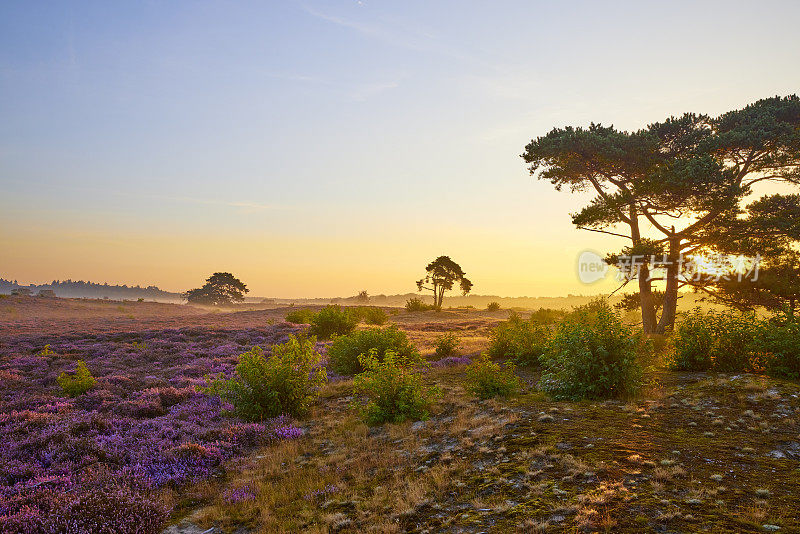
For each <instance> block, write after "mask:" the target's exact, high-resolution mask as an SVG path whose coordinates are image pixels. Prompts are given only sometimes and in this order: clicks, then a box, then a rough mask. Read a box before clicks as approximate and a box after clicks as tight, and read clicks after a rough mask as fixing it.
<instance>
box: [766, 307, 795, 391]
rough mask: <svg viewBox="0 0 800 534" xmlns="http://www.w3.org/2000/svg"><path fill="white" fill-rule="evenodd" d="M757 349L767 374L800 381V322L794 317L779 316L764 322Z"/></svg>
mask: <svg viewBox="0 0 800 534" xmlns="http://www.w3.org/2000/svg"><path fill="white" fill-rule="evenodd" d="M755 348H756V351H757V352H758V354H759V355H760V356H761V357H762V358H763V361H764V363H765V366H766V371H767V374H769V375H770V376H773V377H776V378H788V379H789V380H800V321H799V320H798V318H797V317H794V316H793V315H788V314H787V315H779V316H777V317H775V318H774V319H772V320H770V321H763V322H762V323H761V325H760V327H759V329H758V334H757V336H756V340H755Z"/></svg>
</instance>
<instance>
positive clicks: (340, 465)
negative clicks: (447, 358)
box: [202, 369, 800, 532]
mask: <svg viewBox="0 0 800 534" xmlns="http://www.w3.org/2000/svg"><path fill="white" fill-rule="evenodd" d="M657 373H658V375H659V376H658V379H659V382H660V383H661V386H660V391H659V392H658V393H659V394H658V395H657V396H656V397H657V398H650V396H648V397H646V398H641V399H638V400H634V401H630V402H628V403H627V404H626V403H622V402H619V401H607V402H586V401H583V402H555V401H552V400H549V399H547V398H546V397H542V396H541V395H540V394H537V393H528V394H525V395H520V396H518V397H515V398H513V399H511V400H509V401H503V400H497V399H492V400H489V401H477V400H471V399H470V398H469V397H468V396H466V395H465V394H464V389H463V376H462V371H461V370H460V369H439V370H434V371H431V372H430V373H428V374H427V375H426V381H427V382H428V383H430V384H433V383H436V384H438V385H439V386H440V387H441V388H442V390H443V397H442V399H441V400H440V402H439V403H438V405H437V406H436V407H435V409H434V411H433V413H432V417H431V420H429V421H427V422H425V423H424V424H419V425H417V426H412V425H411V424H410V423H406V424H400V425H387V426H386V427H385V428H377V429H369V428H368V427H366V426H365V425H364V424H363V423H362V422H361V421H359V420H358V418H356V417H355V416H354V415H353V414H352V413H351V412H349V411H348V410H347V407H346V404H347V397H348V395H349V394H350V386H349V383H348V382H343V383H342V382H340V383H336V384H331V385H329V386H327V387H326V389H325V391H324V392H323V393H322V395H321V401H320V403H319V406H317V407H316V409H315V412H314V415H313V416H312V420H314V421H315V423H314V424H313V425H311V426H310V427H309V430H308V433H307V435H306V436H305V437H304V438H302V439H300V440H299V441H297V442H292V443H285V444H280V445H279V446H278V447H279V448H277V449H271V450H270V453H269V454H268V455H265V456H264V457H263V458H261V459H255V460H253V464H252V465H250V466H249V467H248V468H247V469H244V470H241V471H240V472H239V473H238V474H237V475H236V476H238V477H241V480H242V481H248V480H253V479H258V480H262V481H263V482H262V484H261V485H260V493H259V497H258V499H257V500H256V501H254V502H252V503H248V504H246V506H241V505H221V504H217V505H214V506H212V507H211V508H209V509H207V510H206V512H205V515H204V516H203V520H202V525H203V526H205V527H210V526H217V527H221V526H228V527H231V528H233V527H234V525H239V526H240V525H241V523H236V521H232V520H231V518H240V517H241V516H242V513H243V510H245V509H246V510H250V512H249V513H250V516H249V517H250V521H251V523H250V524H251V525H252V526H257V527H258V531H260V532H279V531H293V530H303V531H308V532H331V531H342V532H363V531H370V532H372V531H374V532H421V531H424V530H432V531H441V530H455V531H458V530H476V531H480V530H483V531H488V532H511V531H520V532H535V531H537V529H538V530H539V531H547V529H551V530H553V529H555V530H556V531H560V530H567V531H580V530H581V529H587V530H590V531H600V532H640V531H643V530H653V529H667V530H672V531H699V530H707V531H709V532H731V531H737V532H757V531H762V525H764V524H773V525H778V526H781V527H782V531H784V532H787V531H788V532H791V531H794V530H796V529H798V528H800V522H798V519H797V518H795V517H794V516H793V515H792V513H791V510H793V509H795V507H796V506H797V505H798V503H799V501H800V471H798V470H797V464H796V462H795V461H791V460H789V459H786V458H784V459H779V458H774V457H771V456H770V455H769V453H770V452H771V451H773V450H776V448H780V447H782V446H785V444H786V443H787V442H792V441H794V442H796V441H798V426H797V424H798V421H797V415H796V412H793V413H794V414H795V415H794V416H787V417H785V418H780V419H778V418H776V417H773V416H772V414H774V413H776V412H777V411H779V410H778V406H786V407H790V408H791V409H792V410H798V401H797V397H793V396H792V395H798V393H800V388H798V386H797V385H796V384H794V383H789V382H776V381H771V380H767V381H765V380H763V379H760V378H753V379H750V378H745V379H740V378H736V379H731V378H729V377H720V376H700V377H696V376H695V377H687V376H686V375H682V374H679V373H672V372H667V371H657ZM762 387H765V388H767V389H761V388H762ZM770 392H771V393H770ZM767 393H769V394H767ZM694 408H700V410H695V409H694ZM751 412H752V414H751ZM541 414H545V415H547V416H548V420H546V421H540V419H539V418H540V415H541ZM755 415H758V416H760V417H761V418H763V419H765V420H769V421H771V423H772V424H770V425H769V427H768V429H763V428H759V429H758V430H756V431H750V430H747V428H745V427H744V426H743V425H741V424H738V423H736V422H735V421H736V420H737V419H739V418H746V419H753V416H755ZM720 418H723V419H724V420H725V421H726V424H727V423H730V424H733V425H735V428H733V427H731V430H722V429H720V427H719V426H718V425H715V424H714V421H716V420H719V419H720ZM689 421H694V422H696V423H697V425H698V426H697V427H696V428H693V427H688V426H687V423H688V422H689ZM706 430H713V431H714V433H715V436H714V437H713V438H707V437H704V436H703V435H702V431H706ZM782 444H783V445H782ZM723 469H724V471H722V470H723ZM720 472H724V473H725V475H724V478H723V479H722V480H720V479H719V476H718V475H719V473H720ZM726 481H730V483H729V484H726ZM242 483H243V482H242ZM326 487H327V488H332V487H335V488H336V490H335V491H332V492H329V493H326V492H324V491H323V490H324V489H325V488H326ZM314 492H318V493H319V492H321V493H319V495H320V496H319V497H314V498H310V499H309V498H307V496H308V495H314ZM542 529H544V530H542Z"/></svg>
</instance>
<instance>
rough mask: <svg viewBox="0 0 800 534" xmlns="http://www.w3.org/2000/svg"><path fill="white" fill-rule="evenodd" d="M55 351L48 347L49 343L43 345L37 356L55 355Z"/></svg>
mask: <svg viewBox="0 0 800 534" xmlns="http://www.w3.org/2000/svg"><path fill="white" fill-rule="evenodd" d="M55 354H56V353H55V351H53V349H51V348H50V345H45V346H44V348H43V349H42V350H41V351H40V352H39V356H55Z"/></svg>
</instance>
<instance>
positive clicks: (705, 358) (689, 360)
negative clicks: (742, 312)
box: [669, 308, 717, 371]
mask: <svg viewBox="0 0 800 534" xmlns="http://www.w3.org/2000/svg"><path fill="white" fill-rule="evenodd" d="M716 323H717V321H716V317H715V316H714V314H713V313H708V314H706V313H703V311H702V310H700V308H695V309H694V310H692V311H691V312H689V313H687V314H686V315H685V316H684V317H683V320H682V321H680V323H678V326H677V328H676V329H675V334H674V335H673V346H674V349H673V354H672V357H671V361H670V362H669V366H670V367H671V368H672V369H677V370H682V371H706V370H708V369H711V366H712V365H713V360H712V359H711V353H712V352H713V350H714V341H715V339H714V338H715V337H716V330H717V325H716Z"/></svg>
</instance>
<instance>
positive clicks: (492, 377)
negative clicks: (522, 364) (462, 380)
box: [465, 353, 520, 399]
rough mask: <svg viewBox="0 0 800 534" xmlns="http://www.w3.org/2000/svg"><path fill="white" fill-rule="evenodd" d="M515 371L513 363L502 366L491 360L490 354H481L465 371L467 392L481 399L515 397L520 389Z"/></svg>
mask: <svg viewBox="0 0 800 534" xmlns="http://www.w3.org/2000/svg"><path fill="white" fill-rule="evenodd" d="M514 370H515V367H514V364H513V363H511V362H506V363H505V365H500V364H497V363H495V362H493V361H492V360H490V359H489V355H488V354H486V353H484V354H481V356H480V357H479V358H477V359H476V360H475V361H473V362H472V363H471V364H469V365H468V366H467V368H466V370H465V372H466V384H467V391H469V392H470V393H472V394H473V395H475V396H476V397H478V398H479V399H489V398H492V397H497V396H501V397H508V396H509V395H513V394H514V393H516V392H517V391H519V387H520V382H519V378H518V377H517V375H516V374H515V373H514Z"/></svg>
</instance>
